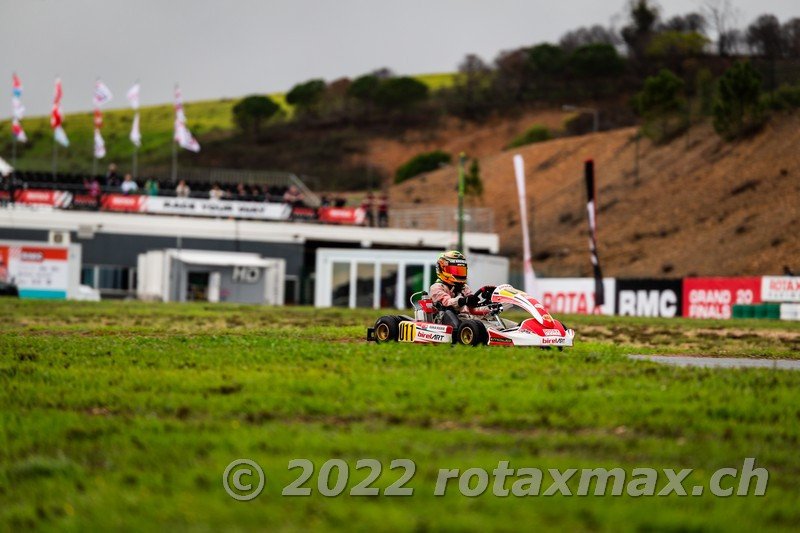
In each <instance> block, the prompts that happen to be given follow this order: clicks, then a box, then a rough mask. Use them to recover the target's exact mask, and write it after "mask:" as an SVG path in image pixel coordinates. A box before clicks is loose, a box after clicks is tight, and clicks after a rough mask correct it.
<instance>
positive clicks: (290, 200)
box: [283, 185, 305, 207]
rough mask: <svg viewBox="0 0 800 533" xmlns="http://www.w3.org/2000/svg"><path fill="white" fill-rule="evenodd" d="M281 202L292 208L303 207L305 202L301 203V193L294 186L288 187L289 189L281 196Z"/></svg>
mask: <svg viewBox="0 0 800 533" xmlns="http://www.w3.org/2000/svg"><path fill="white" fill-rule="evenodd" d="M283 202H284V203H286V204H289V205H291V206H293V207H303V206H305V202H303V193H302V192H300V189H298V188H297V187H295V186H294V185H292V186H291V187H289V189H288V190H287V191H286V193H285V194H284V195H283Z"/></svg>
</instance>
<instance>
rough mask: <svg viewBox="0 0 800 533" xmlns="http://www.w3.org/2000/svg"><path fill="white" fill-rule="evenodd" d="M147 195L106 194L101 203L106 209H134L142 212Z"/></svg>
mask: <svg viewBox="0 0 800 533" xmlns="http://www.w3.org/2000/svg"><path fill="white" fill-rule="evenodd" d="M146 202H147V196H138V195H137V196H126V195H124V194H106V195H104V196H103V199H102V201H101V205H102V207H103V209H106V210H108V211H134V212H137V213H139V212H143V211H144V210H145V204H146Z"/></svg>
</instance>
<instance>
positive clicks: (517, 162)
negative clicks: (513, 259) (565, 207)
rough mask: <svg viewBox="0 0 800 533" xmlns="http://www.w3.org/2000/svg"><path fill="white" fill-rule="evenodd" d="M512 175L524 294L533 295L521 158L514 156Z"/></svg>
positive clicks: (523, 168) (532, 274) (529, 242)
mask: <svg viewBox="0 0 800 533" xmlns="http://www.w3.org/2000/svg"><path fill="white" fill-rule="evenodd" d="M514 173H515V174H516V177H517V192H518V193H519V212H520V219H521V222H520V225H521V226H522V270H523V273H524V275H525V292H527V293H528V294H534V292H533V290H534V285H535V283H536V281H535V280H536V276H535V275H534V273H533V262H532V261H531V241H530V238H529V237H528V208H527V205H526V198H525V162H524V161H523V159H522V156H521V155H519V154H517V155H515V156H514Z"/></svg>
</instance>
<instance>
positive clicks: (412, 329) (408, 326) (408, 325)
mask: <svg viewBox="0 0 800 533" xmlns="http://www.w3.org/2000/svg"><path fill="white" fill-rule="evenodd" d="M416 338H417V325H416V324H415V323H413V322H400V335H399V337H398V340H399V341H400V342H414V339H416Z"/></svg>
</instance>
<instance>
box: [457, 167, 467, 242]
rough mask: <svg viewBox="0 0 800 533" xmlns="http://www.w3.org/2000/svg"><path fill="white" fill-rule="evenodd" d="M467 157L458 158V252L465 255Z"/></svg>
mask: <svg viewBox="0 0 800 533" xmlns="http://www.w3.org/2000/svg"><path fill="white" fill-rule="evenodd" d="M466 158H467V156H466V155H465V154H464V152H461V153H460V154H459V156H458V250H459V251H460V252H461V253H464V161H465V160H466Z"/></svg>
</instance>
